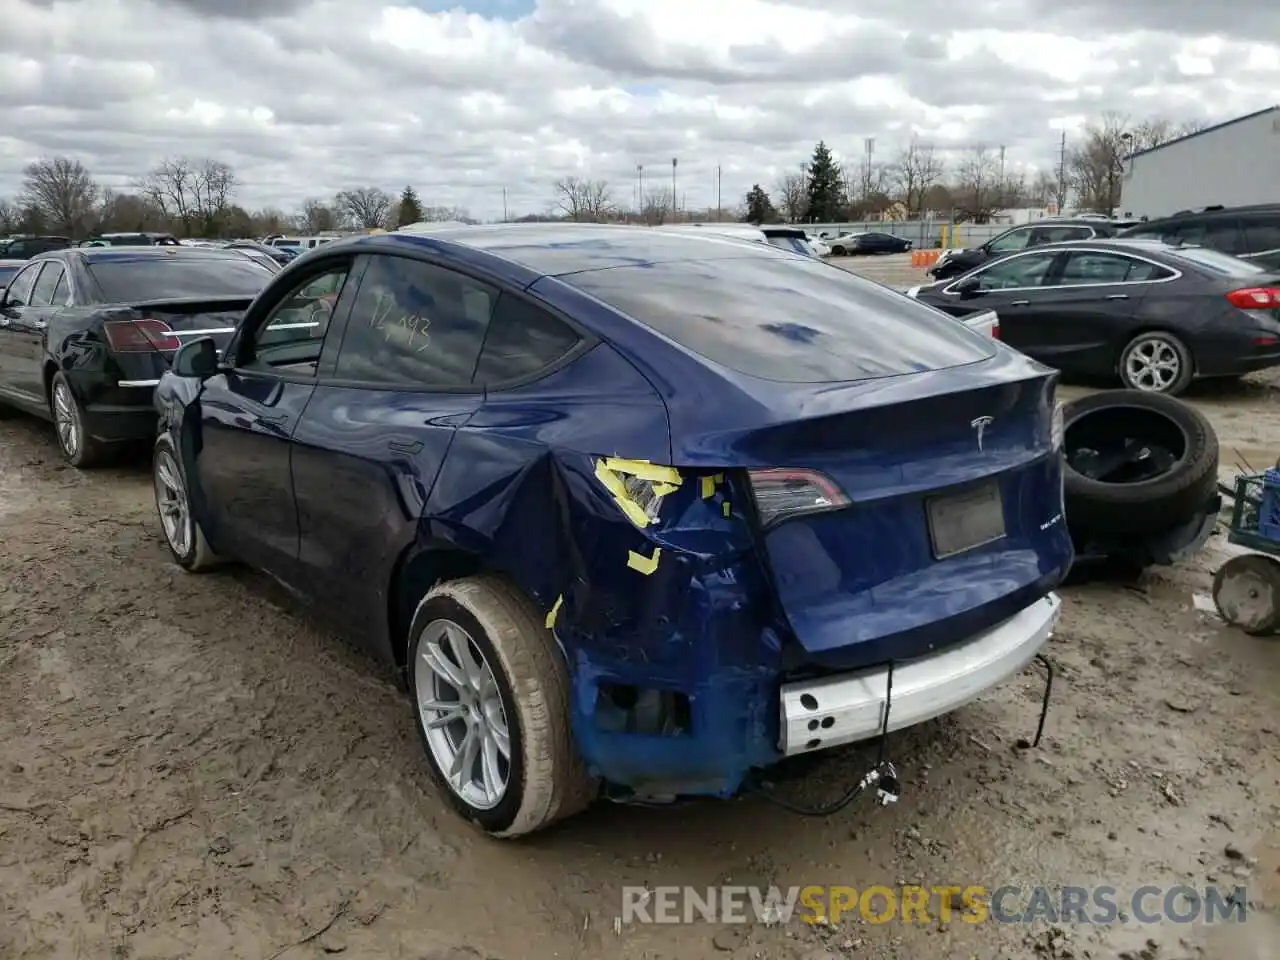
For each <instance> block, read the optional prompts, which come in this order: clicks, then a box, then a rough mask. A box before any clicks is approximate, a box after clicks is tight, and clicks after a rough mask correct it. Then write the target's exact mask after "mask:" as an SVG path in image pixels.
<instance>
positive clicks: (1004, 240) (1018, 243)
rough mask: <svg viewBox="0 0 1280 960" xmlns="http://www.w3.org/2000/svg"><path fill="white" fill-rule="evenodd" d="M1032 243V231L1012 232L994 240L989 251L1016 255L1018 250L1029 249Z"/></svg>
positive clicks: (988, 247)
mask: <svg viewBox="0 0 1280 960" xmlns="http://www.w3.org/2000/svg"><path fill="white" fill-rule="evenodd" d="M1030 243H1031V231H1030V230H1010V231H1009V232H1008V233H1002V234H1001V235H1000V236H998V237H996V238H995V239H994V240H992V241H991V243H990V244H989V245H988V246H987V249H988V250H990V251H991V252H992V253H1014V252H1015V251H1018V250H1025V249H1027V246H1028V245H1029V244H1030Z"/></svg>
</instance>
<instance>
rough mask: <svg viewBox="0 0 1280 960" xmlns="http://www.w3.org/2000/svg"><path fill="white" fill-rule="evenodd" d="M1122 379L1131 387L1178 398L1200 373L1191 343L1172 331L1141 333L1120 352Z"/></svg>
mask: <svg viewBox="0 0 1280 960" xmlns="http://www.w3.org/2000/svg"><path fill="white" fill-rule="evenodd" d="M1119 372H1120V382H1121V383H1123V384H1124V385H1125V387H1127V388H1128V389H1130V390H1142V391H1143V392H1145V393H1162V394H1164V395H1165V396H1169V397H1177V396H1180V395H1181V394H1183V393H1184V392H1186V389H1187V387H1189V386H1190V385H1191V381H1192V379H1193V378H1194V377H1195V375H1196V365H1195V360H1194V359H1193V358H1192V356H1191V351H1190V350H1188V349H1187V345H1186V344H1185V343H1183V342H1182V341H1181V340H1179V339H1178V338H1177V337H1175V336H1174V335H1173V334H1172V333H1166V332H1165V331H1163V330H1153V331H1149V332H1147V333H1140V334H1138V335H1137V336H1136V337H1134V338H1133V339H1132V340H1130V341H1129V343H1128V344H1127V345H1126V346H1125V348H1124V350H1122V351H1121V353H1120V370H1119Z"/></svg>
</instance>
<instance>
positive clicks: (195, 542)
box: [151, 437, 220, 573]
mask: <svg viewBox="0 0 1280 960" xmlns="http://www.w3.org/2000/svg"><path fill="white" fill-rule="evenodd" d="M151 482H152V486H153V487H154V488H155V496H156V512H157V513H158V514H159V515H160V529H161V530H162V531H163V532H164V540H165V543H166V545H168V547H169V552H170V553H171V554H173V559H174V561H175V562H176V563H177V564H178V566H180V567H182V569H184V570H187V571H189V572H191V573H200V572H202V571H205V570H210V569H212V568H213V567H216V566H217V565H218V563H219V562H220V561H219V558H218V555H217V554H216V553H214V552H213V550H212V549H211V548H210V546H209V541H208V540H206V539H205V537H204V531H203V530H201V529H200V523H199V521H197V520H196V516H195V512H194V511H193V510H192V507H191V492H190V487H188V486H187V478H186V472H185V471H184V470H183V469H182V460H181V458H180V457H179V456H178V454H177V451H175V450H174V448H173V442H172V441H171V440H170V439H169V438H168V437H160V438H159V439H158V440H156V445H155V449H154V452H153V454H152V459H151Z"/></svg>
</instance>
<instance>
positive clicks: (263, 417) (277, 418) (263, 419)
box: [256, 413, 289, 423]
mask: <svg viewBox="0 0 1280 960" xmlns="http://www.w3.org/2000/svg"><path fill="white" fill-rule="evenodd" d="M256 419H257V421H258V422H259V423H284V422H285V421H286V420H288V419H289V415H288V414H287V413H270V414H259V415H258V416H257V418H256Z"/></svg>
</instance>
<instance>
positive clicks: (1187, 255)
mask: <svg viewBox="0 0 1280 960" xmlns="http://www.w3.org/2000/svg"><path fill="white" fill-rule="evenodd" d="M1171 252H1172V253H1173V255H1174V256H1175V257H1181V258H1182V259H1183V260H1190V261H1191V262H1192V263H1194V264H1195V265H1196V266H1198V267H1201V268H1202V269H1206V270H1210V271H1212V272H1213V273H1217V274H1220V275H1221V276H1224V277H1252V276H1254V275H1255V274H1259V273H1266V272H1267V271H1266V270H1264V269H1263V268H1262V267H1260V266H1258V265H1257V264H1256V263H1250V262H1249V261H1248V260H1240V259H1239V258H1237V257H1233V256H1231V254H1229V253H1219V252H1218V251H1217V250H1210V249H1209V248H1208V247H1178V248H1177V249H1176V250H1174V251H1171Z"/></svg>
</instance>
